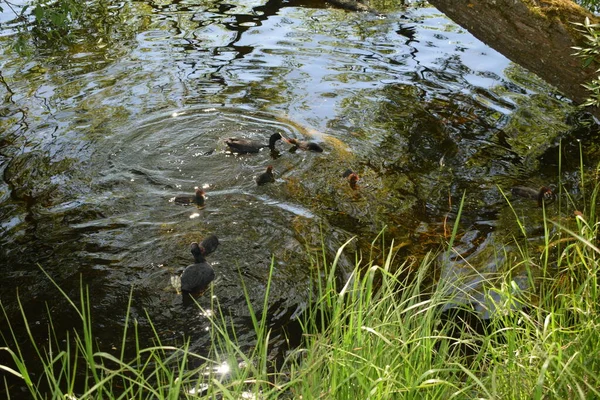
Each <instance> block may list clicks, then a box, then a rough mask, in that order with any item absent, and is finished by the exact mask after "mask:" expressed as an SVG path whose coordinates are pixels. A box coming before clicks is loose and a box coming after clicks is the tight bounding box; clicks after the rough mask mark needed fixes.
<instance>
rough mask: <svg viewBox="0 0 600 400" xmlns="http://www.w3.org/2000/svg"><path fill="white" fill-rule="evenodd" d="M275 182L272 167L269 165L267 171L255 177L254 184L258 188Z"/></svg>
mask: <svg viewBox="0 0 600 400" xmlns="http://www.w3.org/2000/svg"><path fill="white" fill-rule="evenodd" d="M270 182H275V175H273V166H272V165H269V166H268V167H267V170H266V171H265V172H263V173H262V174H260V175H259V176H257V177H256V184H257V185H258V186H261V185H264V184H265V183H270Z"/></svg>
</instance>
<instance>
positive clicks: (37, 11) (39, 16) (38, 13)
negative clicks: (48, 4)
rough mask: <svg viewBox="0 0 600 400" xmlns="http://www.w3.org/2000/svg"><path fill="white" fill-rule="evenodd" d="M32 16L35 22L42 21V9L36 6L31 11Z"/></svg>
mask: <svg viewBox="0 0 600 400" xmlns="http://www.w3.org/2000/svg"><path fill="white" fill-rule="evenodd" d="M33 15H34V16H35V20H36V21H37V22H41V21H42V19H43V18H44V9H43V8H42V7H41V6H39V5H38V6H36V7H35V8H34V9H33Z"/></svg>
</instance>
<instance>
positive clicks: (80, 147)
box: [0, 1, 600, 352]
mask: <svg viewBox="0 0 600 400" xmlns="http://www.w3.org/2000/svg"><path fill="white" fill-rule="evenodd" d="M238 3H239V4H238ZM263 3H264V4H263ZM316 3H317V2H310V1H291V2H285V3H280V2H272V1H268V2H261V3H257V2H253V3H252V4H248V2H230V3H228V4H227V5H225V4H221V3H219V2H212V3H211V2H201V3H198V4H195V3H193V2H186V3H185V4H184V3H180V2H172V3H170V2H161V3H160V5H159V4H158V3H154V2H135V3H133V4H130V5H127V6H125V5H123V6H122V7H120V8H119V7H115V8H114V9H111V14H110V15H111V16H113V17H114V16H115V15H120V16H121V17H123V18H124V19H129V21H130V22H131V23H129V24H116V25H115V26H116V27H118V29H117V28H115V31H114V33H113V35H112V36H111V39H110V40H108V39H106V40H105V41H103V42H102V43H103V44H102V45H99V43H100V41H99V40H96V41H92V42H89V43H88V42H86V43H87V44H80V45H70V47H68V51H67V52H64V51H63V50H61V49H58V50H57V49H52V48H44V49H43V51H41V50H40V54H35V55H31V56H19V55H18V54H17V53H16V52H14V50H10V46H11V43H12V42H11V41H12V40H13V39H15V38H17V37H18V38H21V39H23V38H24V40H27V37H26V36H25V37H23V36H19V35H23V34H24V33H23V32H20V31H19V30H18V29H17V28H16V27H18V26H19V24H20V22H18V21H16V20H11V19H10V17H7V15H6V12H8V11H6V10H5V12H4V13H2V19H1V20H2V21H4V20H6V19H8V20H11V24H9V25H7V27H6V28H4V31H2V35H1V36H0V43H1V45H0V48H1V49H2V51H3V59H2V61H1V62H0V65H1V68H0V69H1V70H2V85H0V90H1V91H2V95H3V98H4V99H5V102H4V105H3V106H2V109H1V110H2V113H1V114H0V132H1V133H0V172H1V173H2V176H3V180H2V183H1V184H0V215H1V216H2V218H1V220H0V227H1V232H0V244H1V250H0V252H1V259H2V260H3V262H2V265H1V270H0V274H1V276H2V280H3V285H2V289H0V295H1V298H2V303H3V305H4V306H5V307H6V308H7V312H8V315H9V318H17V316H18V313H17V302H16V301H15V294H16V292H15V288H18V293H19V295H20V296H21V298H22V302H23V304H24V307H25V308H26V310H27V312H28V313H31V314H32V315H35V317H33V319H35V320H36V321H39V322H40V326H44V322H45V321H46V320H47V316H46V315H45V314H44V313H42V312H41V310H44V306H43V304H44V302H46V301H49V309H50V315H51V317H52V318H53V320H54V322H55V326H58V327H60V326H64V327H67V326H71V324H72V321H73V312H72V311H69V310H67V309H66V307H65V306H64V304H65V303H64V302H63V301H61V300H57V298H56V297H57V296H56V290H55V289H54V288H53V287H52V285H51V283H50V282H49V280H48V279H47V278H45V277H44V275H43V274H42V273H41V271H40V270H39V268H38V264H39V265H40V266H42V267H43V268H44V269H45V270H46V271H48V273H49V275H50V276H51V277H52V278H53V279H54V280H56V282H57V283H58V284H59V285H60V286H61V287H63V288H64V289H65V291H66V292H67V293H68V294H69V295H71V296H73V297H77V296H78V293H79V288H80V279H81V282H82V283H83V284H84V285H88V286H89V290H90V298H91V299H92V301H93V308H94V310H93V311H94V316H95V320H94V322H95V324H96V326H97V329H98V330H97V335H98V340H99V343H100V344H101V345H109V344H111V343H113V342H114V341H115V337H114V332H115V331H120V330H121V329H122V327H121V325H122V324H123V322H124V320H125V315H124V313H125V309H124V305H125V304H127V299H128V295H129V291H130V288H131V286H132V285H133V287H134V290H133V297H134V298H133V304H132V306H133V309H132V314H133V317H134V318H136V319H137V320H138V322H139V324H140V329H141V330H140V332H141V334H142V338H144V339H147V338H148V337H150V336H151V334H152V333H151V330H150V328H149V321H148V319H147V318H148V317H149V318H151V319H152V322H153V323H154V324H155V326H157V327H158V328H159V329H158V330H159V331H160V332H162V334H163V335H164V336H165V343H166V342H168V341H173V342H178V341H181V339H182V335H189V336H190V337H191V338H192V350H195V351H199V352H205V351H206V349H207V347H208V346H209V344H210V338H209V334H208V332H207V327H208V320H207V318H208V316H207V315H205V314H203V313H201V312H199V313H197V314H190V313H189V312H187V311H185V310H184V309H182V307H181V297H180V296H178V295H177V290H176V286H177V283H176V279H175V280H174V278H175V277H177V275H178V274H179V273H180V271H181V270H182V268H183V267H185V266H186V265H188V264H189V263H190V262H191V261H192V257H191V254H189V243H190V242H193V241H198V240H201V239H202V238H203V237H206V236H208V235H211V234H215V235H217V236H218V237H219V240H220V242H221V246H220V247H219V249H218V250H217V251H216V252H215V253H214V254H212V255H211V258H210V260H209V261H210V262H211V264H212V265H213V267H214V269H215V271H216V275H217V278H216V280H215V282H214V284H213V286H212V296H214V297H211V295H208V294H206V295H205V296H204V297H202V298H200V299H199V303H200V305H201V306H202V308H203V309H204V310H212V302H213V301H214V300H215V299H218V302H219V304H220V305H221V306H222V308H223V309H224V311H225V312H226V313H227V315H230V316H231V319H232V323H233V324H234V325H235V326H236V327H238V328H239V335H238V338H239V339H240V340H241V341H242V343H246V344H248V343H251V342H252V340H253V334H252V333H251V329H250V328H251V325H252V323H251V320H250V317H249V314H248V311H247V308H246V302H245V299H244V296H243V291H242V290H241V283H240V277H241V278H242V279H243V280H244V284H245V286H246V288H247V290H248V293H249V296H250V298H251V300H252V302H253V304H254V305H255V307H256V308H257V309H258V310H259V311H265V312H267V313H268V315H269V318H270V320H269V321H270V326H271V327H272V328H273V329H274V333H273V335H272V338H273V341H274V343H275V344H276V345H281V344H283V342H284V341H285V339H284V337H283V335H282V334H281V332H280V330H279V328H280V327H281V326H282V325H285V324H286V323H287V322H288V321H289V320H290V318H292V316H293V315H297V313H298V312H299V311H298V310H299V309H301V308H302V305H303V304H305V302H306V301H307V298H308V292H309V290H310V287H311V279H313V278H314V277H315V275H316V271H314V270H311V259H312V256H313V254H315V253H316V252H321V251H323V250H324V252H325V254H326V255H327V256H328V257H331V256H332V255H334V254H335V251H336V250H337V248H338V247H339V246H340V245H341V244H342V243H344V242H346V240H348V238H350V237H352V236H354V235H357V236H358V238H359V240H358V244H357V245H356V247H355V250H363V251H367V250H369V245H370V243H371V241H372V240H373V238H374V237H375V236H376V234H377V233H378V232H379V231H380V230H381V229H382V227H384V226H387V231H386V239H387V240H388V241H391V240H392V239H394V240H395V243H396V244H397V245H398V244H399V247H400V248H401V249H402V250H401V253H400V256H399V257H398V259H399V260H402V258H403V257H405V256H406V255H407V254H417V255H419V254H422V253H423V252H425V251H428V250H431V249H437V248H438V246H439V245H440V243H441V242H443V240H444V235H445V234H446V233H447V224H451V223H452V221H453V220H454V219H455V218H456V213H457V210H458V204H459V202H460V198H461V196H462V194H463V192H465V191H466V192H467V196H466V203H465V204H464V209H463V214H462V219H461V225H462V226H464V229H462V230H461V235H460V238H459V246H458V251H459V252H460V253H461V256H462V257H463V258H462V259H461V258H459V257H457V258H456V259H441V260H440V266H441V267H440V269H441V271H442V272H441V273H442V275H443V277H444V279H448V280H453V279H459V278H461V277H462V278H461V279H463V280H464V281H466V282H467V284H466V286H465V288H467V287H468V288H473V289H478V288H479V286H480V283H481V282H482V278H481V277H486V276H489V275H492V274H493V273H495V272H497V271H498V270H500V269H499V268H500V267H501V264H502V263H503V262H504V261H503V260H498V259H495V256H496V253H495V252H494V251H493V248H494V246H496V245H499V244H502V243H503V242H504V239H505V238H506V237H511V235H513V233H514V230H515V224H514V215H513V214H511V213H510V212H507V211H506V210H507V207H506V202H505V199H504V197H503V195H502V192H501V191H500V189H502V190H503V191H504V192H506V193H508V191H509V189H510V187H511V186H514V185H528V186H532V187H539V186H542V185H546V184H551V183H553V184H558V183H559V182H557V181H556V179H557V176H558V173H559V171H558V165H559V156H558V147H559V141H560V140H561V139H563V150H564V151H565V153H564V154H565V162H564V163H563V168H565V166H566V168H567V169H568V170H566V171H565V170H563V171H562V172H563V175H562V176H561V181H562V182H561V183H562V184H563V185H564V186H565V188H566V189H567V190H569V191H571V192H572V193H573V194H574V195H575V196H577V194H578V190H579V189H578V184H577V182H578V175H577V174H578V169H577V162H573V160H578V151H579V146H578V144H577V145H576V144H575V143H578V142H576V140H578V139H582V140H583V142H581V143H583V146H582V148H583V149H584V151H585V152H586V154H585V157H586V160H587V162H589V165H590V166H592V165H593V164H595V163H596V162H597V160H598V159H600V154H598V153H597V148H596V146H595V145H594V140H595V139H597V136H598V127H597V125H596V123H595V121H593V120H592V119H590V118H589V117H586V116H585V114H582V113H580V112H577V111H576V110H574V109H573V108H572V107H571V106H570V105H569V103H568V102H566V101H564V100H563V99H561V98H560V97H559V96H558V95H557V94H556V93H555V92H554V90H553V89H552V88H549V87H547V86H546V85H545V84H544V83H543V82H541V81H539V80H538V79H537V78H536V77H534V76H531V75H530V74H528V73H527V72H526V71H523V70H522V69H520V68H518V67H516V66H514V65H511V64H510V63H509V62H508V60H507V59H505V58H504V57H502V56H501V55H499V54H497V53H495V52H494V51H493V50H491V49H490V48H488V47H487V46H485V45H484V44H482V43H480V42H479V41H477V40H476V39H474V38H473V37H472V36H470V35H469V34H468V33H466V32H465V31H464V30H462V29H461V28H459V27H457V26H456V25H454V24H452V23H451V22H450V21H449V20H448V19H446V18H445V17H444V16H443V15H441V14H440V13H439V12H437V11H436V10H435V9H433V8H430V7H416V6H415V7H409V8H407V9H397V10H389V12H388V13H387V15H386V18H383V19H382V18H379V17H377V16H374V15H371V14H360V13H349V12H346V11H344V10H339V9H335V8H321V6H320V5H318V4H316ZM9 26H10V27H11V28H8V27H9ZM3 27H4V25H3ZM59 53H60V54H63V53H64V57H56V54H59ZM275 132H278V133H280V134H281V135H283V136H284V137H288V138H295V139H301V140H307V139H311V140H314V141H316V142H318V143H319V144H320V145H321V146H322V147H323V148H324V152H323V153H320V154H317V153H313V152H304V151H297V152H289V147H290V145H289V144H287V143H284V142H282V141H279V142H278V143H277V146H276V150H277V152H278V156H277V157H272V156H271V154H270V153H269V151H268V149H265V150H266V151H265V150H263V151H261V152H259V153H257V154H250V155H233V154H230V153H229V152H227V151H226V146H225V144H224V142H223V141H224V139H226V138H228V137H232V136H238V137H244V138H248V139H256V140H260V141H264V142H265V143H266V141H267V140H268V138H269V137H270V135H271V134H273V133H275ZM267 165H272V166H273V169H274V172H275V178H276V180H275V182H274V183H271V184H269V185H264V186H257V185H256V182H255V177H256V176H257V175H258V174H260V173H262V172H264V170H265V168H266V166H267ZM347 169H352V170H353V171H354V172H356V173H357V174H358V176H360V181H359V182H358V188H357V189H356V190H354V189H353V188H352V187H350V185H349V184H348V180H347V179H346V178H344V177H343V173H344V171H346V170H347ZM196 187H200V188H203V190H204V191H205V192H206V204H205V206H204V207H202V208H197V207H195V206H188V207H183V206H180V205H177V204H175V203H173V202H170V201H169V200H170V199H171V198H173V197H174V196H175V195H179V194H189V195H192V194H193V193H194V188H196ZM516 208H517V213H518V214H519V215H522V216H523V217H524V219H525V220H526V222H527V227H528V228H527V229H529V231H528V232H529V233H530V234H531V235H532V236H533V237H536V236H540V235H541V234H542V232H539V227H540V226H541V220H542V216H541V212H539V210H538V209H536V208H535V205H532V204H528V203H526V202H517V203H516ZM549 212H554V213H556V209H552V210H549ZM377 251H379V249H376V252H377ZM378 256H379V255H377V254H375V257H378ZM353 260H354V255H353V254H350V253H349V254H347V255H345V256H344V258H343V259H342V260H341V261H340V265H341V266H343V267H348V266H351V265H352V262H353ZM272 261H273V262H274V263H275V269H274V274H273V284H272V288H271V293H270V307H269V309H268V310H260V308H261V307H262V299H263V296H264V290H265V282H266V280H267V278H268V276H269V267H270V265H271V262H272ZM473 266H474V267H473ZM472 267H473V268H474V270H473V268H472ZM467 270H468V271H467ZM473 271H475V275H472V274H471V272H473ZM341 272H343V271H341ZM467 272H468V273H467ZM477 276H479V278H478V277H477ZM209 312H210V311H209ZM33 319H32V320H33ZM39 334H40V335H43V332H42V333H39Z"/></svg>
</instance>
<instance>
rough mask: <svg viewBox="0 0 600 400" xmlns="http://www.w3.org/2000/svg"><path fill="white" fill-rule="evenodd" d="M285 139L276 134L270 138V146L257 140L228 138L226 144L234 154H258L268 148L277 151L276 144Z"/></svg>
mask: <svg viewBox="0 0 600 400" xmlns="http://www.w3.org/2000/svg"><path fill="white" fill-rule="evenodd" d="M280 139H283V136H281V134H280V133H278V132H277V133H274V134H272V135H271V137H270V138H269V143H268V144H263V143H261V142H258V141H256V140H250V139H241V138H234V137H231V138H228V139H225V144H226V145H227V147H229V150H230V151H231V152H232V153H238V154H247V153H258V152H259V151H260V150H261V149H263V148H265V147H268V148H269V149H271V151H275V144H276V143H277V141H278V140H280Z"/></svg>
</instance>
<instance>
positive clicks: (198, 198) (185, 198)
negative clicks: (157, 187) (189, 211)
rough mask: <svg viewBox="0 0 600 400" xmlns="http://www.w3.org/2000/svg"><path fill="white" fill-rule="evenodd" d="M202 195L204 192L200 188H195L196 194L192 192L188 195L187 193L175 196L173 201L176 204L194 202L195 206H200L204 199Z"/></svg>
mask: <svg viewBox="0 0 600 400" xmlns="http://www.w3.org/2000/svg"><path fill="white" fill-rule="evenodd" d="M204 195H205V193H204V191H203V190H202V189H196V194H194V195H193V196H189V195H181V196H176V197H175V199H173V201H174V202H175V203H177V204H182V205H190V204H196V205H197V206H200V207H202V206H203V205H204V201H205V200H206V199H205V197H204Z"/></svg>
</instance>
